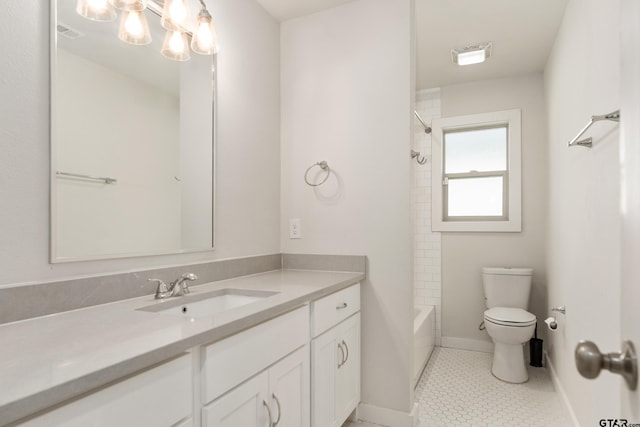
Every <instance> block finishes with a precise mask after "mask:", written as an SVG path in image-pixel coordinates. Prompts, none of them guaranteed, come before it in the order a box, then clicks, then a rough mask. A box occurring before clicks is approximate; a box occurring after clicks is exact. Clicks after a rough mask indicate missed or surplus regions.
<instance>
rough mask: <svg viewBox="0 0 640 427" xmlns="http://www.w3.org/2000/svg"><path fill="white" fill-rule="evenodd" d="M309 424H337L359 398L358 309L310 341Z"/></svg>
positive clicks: (325, 426) (335, 426)
mask: <svg viewBox="0 0 640 427" xmlns="http://www.w3.org/2000/svg"><path fill="white" fill-rule="evenodd" d="M311 351H312V359H311V401H312V406H311V420H312V421H311V425H312V426H313V427H340V426H341V425H342V423H343V422H344V421H345V420H346V419H347V417H348V416H349V414H351V412H352V411H353V410H354V409H355V408H356V406H357V405H358V403H359V402H360V313H357V314H356V315H354V316H352V317H350V318H348V319H347V320H345V321H343V322H342V323H339V324H338V325H336V326H334V327H333V328H331V329H329V330H328V331H327V332H325V333H323V334H322V335H320V336H319V337H317V338H316V339H314V340H313V341H312V350H311Z"/></svg>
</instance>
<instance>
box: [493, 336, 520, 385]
mask: <svg viewBox="0 0 640 427" xmlns="http://www.w3.org/2000/svg"><path fill="white" fill-rule="evenodd" d="M494 344H495V347H494V350H493V364H492V366H491V373H492V374H493V375H494V376H495V377H496V378H498V379H500V380H502V381H506V382H508V383H515V384H519V383H524V382H527V381H528V380H529V374H528V372H527V367H526V365H525V363H524V346H523V345H522V344H504V343H497V342H495V341H494Z"/></svg>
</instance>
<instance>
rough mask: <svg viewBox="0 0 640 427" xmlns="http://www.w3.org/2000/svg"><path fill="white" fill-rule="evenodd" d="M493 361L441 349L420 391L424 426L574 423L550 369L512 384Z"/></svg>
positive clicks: (532, 371) (476, 354)
mask: <svg viewBox="0 0 640 427" xmlns="http://www.w3.org/2000/svg"><path fill="white" fill-rule="evenodd" d="M492 357H493V355H492V354H490V353H480V352H475V351H466V350H456V349H451V348H442V347H437V348H436V349H435V350H434V352H433V354H432V356H431V360H430V361H429V363H428V365H427V367H426V369H425V371H424V373H423V374H422V378H421V379H420V382H419V383H418V386H417V387H416V401H417V402H418V403H419V405H420V425H421V427H435V426H474V427H475V426H478V427H479V426H487V427H502V426H516V425H517V426H540V427H542V426H544V427H553V426H558V427H568V426H571V425H573V424H572V422H571V419H570V417H569V414H568V413H567V411H566V409H565V407H564V406H563V404H562V401H561V398H560V396H559V395H558V393H556V391H555V389H554V387H553V383H552V382H551V378H550V377H549V373H548V372H547V371H546V369H544V368H532V367H528V369H529V381H528V382H526V383H524V384H507V383H505V382H503V381H500V380H498V379H497V378H495V377H494V376H493V375H492V374H491V360H492Z"/></svg>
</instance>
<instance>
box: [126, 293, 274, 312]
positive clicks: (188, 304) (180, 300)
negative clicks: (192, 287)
mask: <svg viewBox="0 0 640 427" xmlns="http://www.w3.org/2000/svg"><path fill="white" fill-rule="evenodd" d="M277 293H278V292H275V291H256V290H248V289H218V290H215V291H211V292H206V293H203V294H196V295H187V296H183V297H176V298H170V299H167V300H164V301H162V302H158V303H155V304H152V305H148V306H146V307H142V308H139V309H138V310H141V311H148V312H152V313H157V314H164V315H170V316H181V317H188V318H191V317H206V316H212V315H214V314H218V313H222V312H223V311H227V310H231V309H233V308H237V307H241V306H243V305H247V304H251V303H254V302H257V301H262V300H264V299H265V298H268V297H270V296H273V295H275V294H277Z"/></svg>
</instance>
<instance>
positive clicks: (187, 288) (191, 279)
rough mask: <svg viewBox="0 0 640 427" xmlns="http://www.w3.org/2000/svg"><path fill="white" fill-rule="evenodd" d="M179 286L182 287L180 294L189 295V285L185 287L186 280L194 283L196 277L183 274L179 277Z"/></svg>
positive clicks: (191, 274) (190, 274)
mask: <svg viewBox="0 0 640 427" xmlns="http://www.w3.org/2000/svg"><path fill="white" fill-rule="evenodd" d="M180 279H182V280H180V285H181V286H182V292H183V293H185V294H188V293H191V289H189V285H187V280H190V281H194V280H198V276H196V275H195V274H193V273H184V274H183V275H182V276H180Z"/></svg>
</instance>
